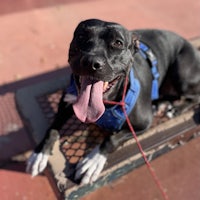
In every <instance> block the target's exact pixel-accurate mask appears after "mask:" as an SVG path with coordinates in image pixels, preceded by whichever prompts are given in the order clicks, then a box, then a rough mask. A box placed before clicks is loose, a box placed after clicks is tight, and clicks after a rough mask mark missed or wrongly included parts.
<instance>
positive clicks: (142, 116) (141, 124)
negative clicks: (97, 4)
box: [27, 19, 200, 183]
mask: <svg viewBox="0 0 200 200" xmlns="http://www.w3.org/2000/svg"><path fill="white" fill-rule="evenodd" d="M69 63H70V66H71V69H72V72H73V76H72V80H71V85H70V87H69V88H68V90H67V93H66V92H65V93H64V94H63V96H62V98H61V101H60V104H59V108H58V113H57V115H56V117H55V120H54V122H53V124H52V125H51V127H50V128H49V130H48V131H47V132H46V135H45V138H44V140H43V141H42V142H41V143H40V144H39V145H38V146H37V147H36V149H35V151H34V153H33V154H32V156H31V157H30V159H29V160H28V166H27V171H28V172H29V173H31V174H32V175H33V176H35V175H37V174H38V173H40V172H42V171H43V170H44V168H45V167H46V165H47V161H48V157H49V154H50V153H51V149H52V148H53V144H54V143H55V141H56V140H57V139H58V138H59V135H58V131H59V130H60V129H61V127H62V125H63V124H64V123H65V122H66V120H68V119H69V118H70V117H71V116H72V114H73V113H75V114H76V116H77V117H78V118H79V119H80V120H81V121H82V122H86V123H96V124H98V125H99V126H100V127H102V128H105V129H107V130H109V131H110V136H109V137H107V138H106V139H105V140H104V142H103V143H102V144H101V145H99V146H97V147H96V148H95V149H94V150H93V151H92V152H91V153H90V154H89V155H88V156H86V158H85V159H83V160H82V161H80V162H79V163H78V165H77V168H76V174H75V178H76V179H80V178H81V177H82V183H89V182H93V181H95V180H96V179H97V177H98V176H99V174H100V172H101V171H102V169H103V167H104V164H105V163H106V158H107V155H108V153H110V152H112V151H114V150H115V149H116V148H117V147H118V146H119V145H121V144H123V143H124V142H125V141H126V140H128V139H130V138H131V137H132V135H131V134H130V131H129V129H128V127H127V124H126V122H125V117H124V114H123V112H122V109H121V107H120V106H117V105H115V106H113V105H109V104H105V102H106V100H107V101H116V102H120V101H121V99H122V95H123V92H124V87H125V79H126V78H128V79H129V83H128V89H127V91H126V96H125V104H126V112H127V114H128V115H129V118H130V120H131V123H132V125H133V127H134V129H135V131H136V132H137V133H142V132H144V131H145V130H146V129H148V128H149V127H150V125H151V123H152V118H153V113H152V100H155V99H157V98H158V92H159V98H160V99H165V98H169V97H173V99H179V98H180V97H181V96H190V97H191V98H193V99H196V98H198V96H199V94H200V55H199V52H198V51H197V50H196V49H195V48H194V47H193V46H192V45H191V44H190V43H189V42H188V41H186V40H185V39H183V38H182V37H180V36H178V35H176V34H175V33H172V32H169V31H162V30H136V31H128V30H127V29H125V28H124V27H122V26H121V25H119V24H117V23H111V22H105V21H101V20H97V19H91V20H86V21H83V22H81V23H80V24H79V25H78V27H77V28H76V30H75V32H74V37H73V40H72V42H71V45H70V50H69Z"/></svg>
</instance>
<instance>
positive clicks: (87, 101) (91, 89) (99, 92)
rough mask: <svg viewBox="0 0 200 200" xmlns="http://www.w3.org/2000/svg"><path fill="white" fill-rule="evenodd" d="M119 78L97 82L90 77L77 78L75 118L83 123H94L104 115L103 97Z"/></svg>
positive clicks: (74, 106) (74, 105)
mask: <svg viewBox="0 0 200 200" xmlns="http://www.w3.org/2000/svg"><path fill="white" fill-rule="evenodd" d="M119 79H120V76H117V77H116V78H114V79H113V80H111V81H109V82H108V81H102V80H97V79H95V78H94V77H91V76H79V79H78V81H76V82H77V85H78V88H79V95H78V97H77V100H76V102H75V103H74V104H73V109H74V112H75V114H76V116H77V118H78V119H79V120H80V121H82V122H85V123H92V122H96V121H97V120H98V119H99V118H100V117H101V116H102V114H103V113H104V111H105V106H104V103H103V96H104V95H106V94H108V93H109V91H110V90H111V88H113V86H114V85H115V84H116V83H117V82H118V80H119Z"/></svg>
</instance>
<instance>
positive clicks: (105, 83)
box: [103, 82, 108, 91]
mask: <svg viewBox="0 0 200 200" xmlns="http://www.w3.org/2000/svg"><path fill="white" fill-rule="evenodd" d="M107 88H108V82H104V84H103V91H106V89H107Z"/></svg>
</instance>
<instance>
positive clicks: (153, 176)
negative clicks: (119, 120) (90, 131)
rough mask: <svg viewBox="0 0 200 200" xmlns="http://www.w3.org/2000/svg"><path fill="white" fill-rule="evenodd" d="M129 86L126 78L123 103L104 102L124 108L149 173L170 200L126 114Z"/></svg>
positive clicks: (164, 196)
mask: <svg viewBox="0 0 200 200" xmlns="http://www.w3.org/2000/svg"><path fill="white" fill-rule="evenodd" d="M127 86H128V76H126V80H125V84H124V91H123V96H122V101H121V102H115V101H107V100H104V103H106V104H112V105H121V106H122V109H123V112H124V115H125V117H126V122H127V124H128V126H129V129H130V131H131V132H132V134H133V137H134V139H135V141H136V144H137V146H138V149H139V150H140V152H141V154H142V157H143V159H144V161H145V163H146V165H147V168H148V170H149V172H150V174H151V176H152V178H153V180H154V182H155V184H156V185H157V187H158V189H159V190H160V192H161V194H162V196H163V199H165V200H169V198H168V196H167V194H166V192H165V190H164V188H163V186H162V184H161V182H160V180H159V178H158V177H157V175H156V173H155V171H154V170H153V168H152V166H151V164H150V162H149V161H148V159H147V157H146V155H145V153H144V151H143V149H142V146H141V144H140V142H139V140H138V137H137V135H136V133H135V131H134V129H133V126H132V124H131V122H130V119H129V117H128V115H127V113H126V110H125V96H126V91H127Z"/></svg>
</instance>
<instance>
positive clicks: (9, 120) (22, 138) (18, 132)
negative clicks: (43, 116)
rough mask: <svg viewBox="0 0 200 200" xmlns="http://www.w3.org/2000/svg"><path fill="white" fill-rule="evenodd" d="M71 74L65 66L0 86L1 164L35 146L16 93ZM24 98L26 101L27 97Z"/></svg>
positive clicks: (30, 105)
mask: <svg viewBox="0 0 200 200" xmlns="http://www.w3.org/2000/svg"><path fill="white" fill-rule="evenodd" d="M69 74H70V69H69V68H68V67H63V68H61V69H58V70H55V71H50V72H48V73H44V74H40V75H37V76H33V77H30V78H27V79H24V80H20V81H16V82H12V83H9V84H5V85H2V86H0V107H1V109H0V152H1V154H0V166H2V165H3V164H4V163H7V162H8V161H9V160H10V159H11V158H12V157H13V156H15V155H17V154H21V153H24V152H25V151H28V150H31V149H33V148H34V146H35V141H34V138H33V136H32V132H31V130H32V128H29V125H30V124H29V123H28V122H27V120H26V119H25V118H24V117H23V116H22V115H21V113H20V111H19V107H18V104H17V102H16V93H17V92H18V91H19V90H21V89H22V88H26V87H28V86H33V85H39V86H40V83H42V82H48V80H51V79H54V80H58V79H59V77H61V76H62V77H64V76H65V75H66V77H67V76H69ZM39 89H40V88H39ZM30 93H32V91H30ZM24 100H25V101H26V97H25V99H24ZM27 104H28V106H29V107H33V108H32V109H33V110H34V105H32V104H31V102H27ZM30 120H31V119H30Z"/></svg>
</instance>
